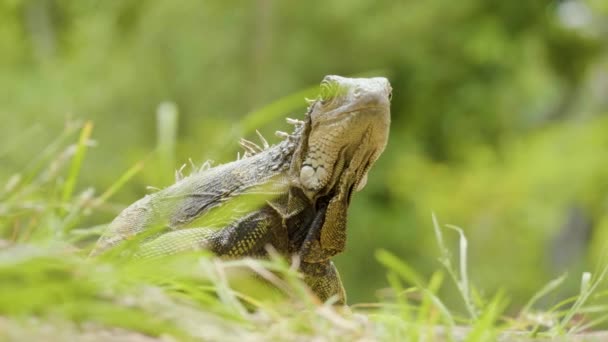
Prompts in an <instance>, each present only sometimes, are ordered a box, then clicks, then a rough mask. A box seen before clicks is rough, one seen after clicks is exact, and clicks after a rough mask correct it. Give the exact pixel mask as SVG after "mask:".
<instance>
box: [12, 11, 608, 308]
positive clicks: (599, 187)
mask: <svg viewBox="0 0 608 342" xmlns="http://www.w3.org/2000/svg"><path fill="white" fill-rule="evenodd" d="M606 19H608V6H607V5H606V2H604V1H601V0H587V1H581V0H577V1H574V0H569V1H548V0H544V1H541V0H539V1H524V0H521V1H502V0H463V1H458V2H450V1H445V0H429V1H424V2H421V1H389V0H380V1H379V0H375V1H371V0H348V1H347V0H337V1H331V2H327V1H306V2H287V1H284V2H280V1H272V0H258V1H234V2H219V1H215V2H214V1H194V0H181V1H166V0H149V1H145V2H144V1H134V0H120V1H94V0H80V1H67V0H5V1H2V2H0V22H2V25H1V26H0V51H1V53H0V99H1V101H0V120H1V124H0V136H2V143H1V144H0V180H1V179H8V178H9V177H10V176H11V175H13V174H15V173H20V172H21V171H22V170H27V169H28V168H29V167H31V165H32V163H33V161H32V159H33V158H32V156H35V155H38V154H39V151H41V150H43V149H44V148H45V146H47V145H48V144H49V143H50V142H51V141H52V140H53V139H54V138H55V137H57V136H59V135H60V132H61V130H62V126H63V125H65V123H66V122H68V121H70V120H72V119H76V118H86V119H88V120H91V121H92V122H93V123H94V131H93V138H94V139H95V140H96V141H97V146H96V147H95V148H94V149H92V150H90V151H88V152H87V155H86V162H85V163H84V164H83V166H82V167H83V169H82V172H81V173H80V177H79V179H78V180H77V182H76V185H75V188H76V191H82V190H83V189H84V188H85V187H87V186H94V187H95V188H96V189H98V191H99V189H107V188H109V187H110V186H111V185H112V184H114V183H115V182H116V179H118V178H119V177H120V176H121V175H123V174H124V173H125V172H126V170H127V169H129V168H130V167H132V166H133V165H135V164H136V163H138V162H141V161H142V160H144V161H145V166H144V167H143V171H142V172H141V173H140V174H139V175H138V176H137V177H134V178H132V180H131V181H130V183H129V185H128V187H126V188H122V189H121V191H120V192H119V193H117V194H115V195H114V196H113V197H112V198H111V201H112V202H113V204H114V205H113V206H111V207H109V208H107V209H108V210H107V212H105V213H103V214H96V215H93V216H91V217H90V225H91V226H92V225H97V224H100V223H103V222H107V221H109V220H111V219H112V217H113V216H114V215H115V214H116V213H117V212H118V210H119V209H120V208H122V207H123V206H124V205H126V204H128V203H130V202H132V201H133V200H135V199H137V198H139V197H141V196H143V194H145V191H146V190H145V187H146V186H147V185H152V186H157V187H162V186H166V185H167V184H168V183H169V182H170V181H171V179H172V175H173V172H174V170H175V169H177V168H179V166H180V165H181V164H182V163H184V162H187V160H188V158H189V157H192V159H193V160H194V161H195V163H197V164H200V163H202V162H203V161H204V160H206V159H207V158H211V159H214V160H216V161H218V162H226V161H229V160H231V159H233V156H234V155H235V154H236V151H237V144H236V138H238V137H239V135H240V134H247V135H251V136H253V135H254V133H253V132H252V129H254V128H257V129H259V130H260V131H261V132H263V133H264V134H265V135H267V136H268V135H271V132H273V131H274V130H275V129H287V128H286V125H284V124H283V121H282V119H278V118H279V117H280V116H283V115H285V116H291V117H300V116H301V115H302V114H298V113H302V112H303V111H304V108H305V102H304V100H303V96H302V94H301V93H298V92H299V91H301V90H303V89H309V87H310V86H313V85H315V84H318V82H319V81H320V80H321V79H322V77H323V76H324V75H326V74H340V75H345V76H356V75H376V74H378V75H384V76H387V77H388V78H389V79H390V80H391V83H392V85H393V89H394V91H393V107H392V118H393V123H392V127H391V136H390V141H389V145H388V148H387V151H386V152H385V154H384V155H383V156H382V158H381V159H380V161H379V162H378V164H377V165H376V167H375V168H374V169H373V171H372V173H371V175H370V179H369V182H368V186H367V188H366V189H365V190H364V191H363V192H362V193H360V194H358V195H357V196H355V199H354V202H353V204H352V209H351V211H350V217H349V222H350V223H349V234H350V235H349V242H348V247H347V251H346V252H345V253H344V254H343V255H341V256H340V257H339V258H338V264H339V265H338V267H339V269H340V270H341V271H342V273H343V278H344V281H345V285H346V288H347V291H348V293H349V297H350V300H351V302H359V301H369V300H373V299H374V298H375V291H376V290H377V289H379V288H381V287H384V286H386V285H387V282H386V279H385V276H384V273H385V272H384V270H383V269H382V267H380V265H379V264H378V263H377V261H376V260H375V258H374V257H373V255H374V251H375V250H376V249H378V248H385V249H387V250H389V251H391V252H393V253H394V254H396V255H397V256H400V257H402V258H404V259H406V260H408V261H409V262H411V264H412V265H414V266H415V267H416V269H418V270H423V271H424V272H425V273H426V274H427V275H430V274H431V272H432V271H433V270H435V269H436V268H437V267H438V264H437V262H436V259H435V258H436V256H437V255H438V254H437V247H436V241H435V240H434V237H433V229H432V222H431V213H432V212H435V213H436V214H437V215H438V217H439V218H440V219H441V220H442V221H443V222H444V223H452V224H454V225H458V226H461V227H463V229H464V230H465V232H466V234H467V236H468V237H469V243H470V247H469V252H470V268H471V269H472V270H474V271H473V272H472V277H473V281H474V282H475V283H476V285H477V287H478V288H480V289H481V290H485V291H488V292H490V293H494V292H495V290H496V289H497V288H500V287H504V288H507V289H508V290H509V293H510V294H512V296H513V297H514V298H513V302H514V303H516V304H517V303H521V302H522V301H523V300H524V299H525V298H529V297H530V295H531V294H532V293H533V292H534V291H536V290H537V289H538V288H540V287H541V286H542V284H544V283H545V282H547V281H548V280H549V279H551V278H554V277H555V276H556V275H558V274H561V273H563V272H565V271H570V272H572V273H574V274H577V272H578V271H580V270H581V269H589V268H591V267H592V266H593V265H594V261H596V260H597V259H598V258H597V257H598V255H600V254H601V253H602V252H603V249H604V247H605V246H604V245H605V244H604V241H606V240H607V238H608V216H607V214H606V212H607V211H606V203H608V202H607V200H608V197H607V196H606V193H607V191H606V190H607V189H608V173H607V171H606V170H608V165H607V164H608V158H607V157H608V156H607V153H608V152H607V151H608V134H606V133H605V132H606V131H607V130H608V121H607V120H606V118H605V116H603V115H604V114H605V113H606V112H608V108H607V107H608V101H607V100H606V99H607V98H608V73H607V72H606V70H608V68H607V67H608V53H607V47H608V40H607V39H606V36H607V35H606V32H608V27H607V26H606V22H608V21H607V20H606ZM305 93H307V94H308V93H310V91H305ZM294 94H297V96H296V97H294ZM281 99H283V100H281ZM286 99H287V100H286ZM294 99H295V100H294ZM163 101H170V102H172V103H174V104H175V106H176V109H177V111H176V113H178V120H177V123H172V124H177V127H176V129H177V136H178V144H177V146H175V147H171V148H174V149H175V152H174V153H176V156H174V157H167V156H170V155H171V153H170V152H167V151H164V152H162V153H161V156H160V158H159V157H158V156H157V155H151V152H152V151H154V150H155V149H156V148H157V144H158V141H157V127H156V125H157V118H156V111H157V108H158V107H159V105H160V104H161V103H163ZM276 101H279V102H276ZM281 101H283V102H281ZM294 101H295V102H294ZM271 103H275V104H276V103H278V104H279V106H275V107H271V108H274V109H273V110H271V109H268V110H262V111H259V112H255V111H256V110H259V109H260V108H262V107H263V106H264V105H267V104H271ZM298 107H299V108H298ZM277 109H285V110H289V112H284V113H281V112H280V111H277ZM248 113H254V115H256V116H255V117H254V118H253V119H252V117H251V116H247V115H248ZM277 113H278V115H280V116H277ZM252 123H254V124H255V125H256V127H250V126H251V125H252ZM257 125H259V126H257ZM168 134H169V135H171V134H173V133H171V132H169V133H168ZM161 136H162V134H161ZM161 140H162V138H161ZM162 156H165V157H162ZM171 158H173V159H171ZM171 164H175V165H171ZM79 228H84V227H79ZM453 242H454V243H455V242H456V237H455V236H454V239H453ZM575 278H576V277H575ZM573 281H574V282H576V280H573ZM572 286H573V287H572V289H574V286H576V284H574V283H573V285H572ZM573 292H574V290H573Z"/></svg>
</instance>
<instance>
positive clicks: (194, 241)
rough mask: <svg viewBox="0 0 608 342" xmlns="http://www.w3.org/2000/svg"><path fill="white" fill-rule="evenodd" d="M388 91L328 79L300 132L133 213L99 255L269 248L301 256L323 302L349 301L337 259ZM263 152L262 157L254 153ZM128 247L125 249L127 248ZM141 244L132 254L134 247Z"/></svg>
mask: <svg viewBox="0 0 608 342" xmlns="http://www.w3.org/2000/svg"><path fill="white" fill-rule="evenodd" d="M390 94H391V88H390V84H389V83H388V81H387V80H386V79H385V78H381V77H377V78H367V79H363V78H360V79H351V78H343V77H339V76H327V77H325V78H324V80H323V82H322V83H321V95H320V96H319V98H318V99H317V100H315V101H313V102H312V103H311V105H310V107H309V109H308V112H307V113H306V118H305V120H304V121H303V122H302V121H297V120H288V122H291V123H294V124H295V125H296V129H295V130H294V132H293V133H292V134H290V135H286V138H285V139H284V140H283V141H282V142H280V143H279V144H277V145H275V146H272V147H267V148H264V149H261V148H258V147H257V146H254V145H255V144H253V143H250V142H247V141H245V142H243V144H244V147H246V149H248V150H249V153H247V154H246V156H245V157H244V158H242V159H240V160H237V161H234V162H231V163H228V164H224V165H220V166H217V167H214V168H211V169H208V170H206V171H201V172H197V173H194V174H192V175H190V176H189V177H187V178H184V179H182V180H180V181H178V182H176V183H175V184H173V185H172V186H170V187H168V188H166V189H163V190H161V191H159V192H156V193H154V194H151V195H147V196H146V197H144V198H142V199H140V200H139V201H137V202H135V203H133V204H132V205H131V206H129V207H128V208H126V209H125V210H124V211H123V212H122V213H121V214H120V215H119V216H118V217H117V218H116V219H114V221H112V223H111V224H110V225H109V227H108V229H107V231H106V232H105V233H104V235H103V236H102V237H101V238H100V239H99V241H98V243H97V245H96V247H95V249H94V250H93V251H92V252H91V255H99V254H101V253H104V252H106V251H107V250H110V249H112V248H113V247H116V246H118V245H121V244H122V243H124V242H125V241H127V240H131V241H135V244H125V245H124V246H126V247H127V248H130V249H131V250H130V251H131V252H132V254H133V255H134V256H135V257H140V258H153V257H162V256H165V255H170V254H175V253H180V252H187V251H195V250H200V249H207V250H210V251H212V252H213V253H215V254H217V255H218V256H222V257H225V258H238V257H245V256H249V257H267V249H266V246H267V245H272V246H273V247H274V249H275V250H276V251H277V252H278V253H279V254H281V255H283V256H284V257H291V256H293V255H297V256H299V258H300V261H301V262H300V271H301V272H302V273H303V274H304V280H305V282H306V283H307V284H308V285H309V287H310V288H311V290H312V291H313V292H314V293H315V294H316V295H317V296H318V297H319V298H320V299H321V300H323V301H325V300H327V299H328V298H330V297H332V296H336V297H337V302H338V303H345V302H346V295H345V292H344V288H343V286H342V282H341V281H340V276H339V274H338V271H337V270H336V268H335V266H334V264H333V263H332V261H331V257H333V256H334V255H336V254H338V253H340V252H342V251H343V250H344V248H345V243H346V217H347V210H348V205H349V204H350V200H351V197H352V195H353V192H355V191H358V190H361V189H362V188H363V187H364V186H365V183H366V180H367V173H368V172H369V169H370V168H371V166H372V165H373V164H374V162H375V161H376V160H377V159H378V157H379V156H380V154H381V153H382V151H383V150H384V147H385V146H386V142H387V139H388V130H389V125H390ZM256 150H259V151H256ZM124 246H123V247H124ZM131 247H133V248H131Z"/></svg>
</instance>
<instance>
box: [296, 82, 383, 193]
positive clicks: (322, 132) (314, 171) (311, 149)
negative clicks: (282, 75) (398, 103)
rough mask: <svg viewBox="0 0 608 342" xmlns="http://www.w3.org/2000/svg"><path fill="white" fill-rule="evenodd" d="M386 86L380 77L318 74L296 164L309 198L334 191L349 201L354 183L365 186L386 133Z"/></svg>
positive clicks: (356, 186) (357, 186) (302, 185)
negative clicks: (317, 93)
mask: <svg viewBox="0 0 608 342" xmlns="http://www.w3.org/2000/svg"><path fill="white" fill-rule="evenodd" d="M391 91H392V89H391V86H390V84H389V82H388V80H387V79H386V78H384V77H374V78H345V77H340V76H326V77H325V78H324V79H323V81H322V82H321V94H320V96H319V98H318V99H316V100H315V101H314V102H313V103H312V104H311V107H310V108H309V111H308V116H307V120H308V122H307V126H308V127H307V129H306V131H307V132H306V133H305V134H304V139H303V140H302V142H301V144H302V145H301V150H300V156H298V157H299V158H298V159H299V160H298V161H297V166H296V167H297V169H298V170H299V174H298V175H297V178H298V180H299V183H300V186H301V187H302V189H303V190H304V191H305V193H307V195H308V196H309V197H311V199H313V198H318V197H320V196H324V195H327V194H330V193H332V192H333V193H340V194H341V195H345V196H346V200H347V201H348V200H349V199H350V195H351V193H352V190H353V189H356V190H360V189H362V188H363V186H365V183H366V181H367V172H368V171H369V169H370V168H371V166H372V165H373V163H374V162H375V161H376V160H377V159H378V157H379V156H380V154H381V153H382V151H383V150H384V147H385V146H386V142H387V139H388V132H389V125H390V99H391ZM298 170H295V171H296V173H297V172H298ZM338 187H341V188H342V189H344V190H343V191H341V190H339V189H338Z"/></svg>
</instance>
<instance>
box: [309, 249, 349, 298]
mask: <svg viewBox="0 0 608 342" xmlns="http://www.w3.org/2000/svg"><path fill="white" fill-rule="evenodd" d="M300 272H302V274H303V275H304V282H305V283H306V285H308V287H310V289H311V290H312V291H313V292H314V294H315V295H316V296H317V297H319V299H320V300H321V301H323V302H325V301H327V300H328V299H329V298H331V297H332V296H335V297H336V302H335V304H346V291H344V286H343V285H342V280H341V279H340V274H339V273H338V270H337V269H336V266H334V263H333V262H331V261H330V260H327V261H324V262H319V263H312V264H311V263H307V262H302V263H301V264H300Z"/></svg>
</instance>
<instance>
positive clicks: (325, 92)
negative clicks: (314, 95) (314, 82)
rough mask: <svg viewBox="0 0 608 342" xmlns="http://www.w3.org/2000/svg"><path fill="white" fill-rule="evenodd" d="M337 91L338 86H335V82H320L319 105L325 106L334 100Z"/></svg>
mask: <svg viewBox="0 0 608 342" xmlns="http://www.w3.org/2000/svg"><path fill="white" fill-rule="evenodd" d="M339 89H340V87H339V85H338V84H336V82H332V81H330V80H323V82H321V89H320V91H319V97H320V99H321V104H323V105H325V104H327V103H329V102H331V101H332V100H333V99H335V98H336V95H337V94H338V90H339Z"/></svg>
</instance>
